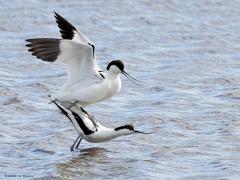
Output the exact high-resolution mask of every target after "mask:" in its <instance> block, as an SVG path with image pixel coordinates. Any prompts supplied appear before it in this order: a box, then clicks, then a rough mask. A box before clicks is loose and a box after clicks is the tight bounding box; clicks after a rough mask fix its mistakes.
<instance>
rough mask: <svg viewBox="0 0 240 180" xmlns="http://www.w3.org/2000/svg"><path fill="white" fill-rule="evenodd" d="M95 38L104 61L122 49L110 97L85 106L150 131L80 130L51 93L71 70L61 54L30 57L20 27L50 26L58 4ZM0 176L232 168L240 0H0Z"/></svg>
mask: <svg viewBox="0 0 240 180" xmlns="http://www.w3.org/2000/svg"><path fill="white" fill-rule="evenodd" d="M54 10H55V11H57V12H58V13H60V14H61V15H63V16H65V17H67V18H68V19H69V20H70V21H71V22H72V23H73V24H75V25H76V26H77V27H78V28H79V29H81V31H82V32H84V33H85V34H86V35H87V36H88V37H89V38H90V39H91V40H92V41H94V42H95V43H96V48H97V49H96V53H97V56H98V62H99V64H100V66H101V67H103V68H105V67H106V65H107V63H108V62H109V61H110V60H111V59H119V58H120V59H123V60H124V62H125V64H126V66H127V67H126V69H127V71H128V72H129V73H131V74H132V75H134V76H135V77H136V78H137V79H139V80H141V81H142V85H141V86H140V87H138V86H135V85H134V84H131V83H130V82H129V81H127V80H126V79H125V78H124V77H122V79H123V89H122V91H121V92H120V93H119V94H118V95H117V96H115V97H114V98H112V99H110V100H107V101H105V102H102V103H99V104H96V105H92V106H90V107H88V108H87V110H88V111H89V112H90V113H92V114H94V116H95V117H96V119H97V120H99V121H101V122H102V123H104V124H107V125H109V126H112V127H115V126H118V125H122V124H126V123H133V124H135V125H136V128H138V129H140V130H145V131H156V132H155V133H154V134H151V135H146V136H145V135H132V136H127V137H121V138H118V139H115V140H113V141H110V142H106V143H102V144H91V143H88V142H82V144H81V149H82V151H81V152H70V149H69V148H70V145H71V144H72V142H73V140H74V139H75V138H76V136H77V134H76V132H75V130H74V129H73V127H72V125H71V124H70V122H68V120H67V119H66V118H65V117H64V116H63V115H61V114H60V113H59V110H58V109H56V107H54V106H53V105H51V104H48V97H47V96H48V95H49V94H53V93H54V92H56V91H57V90H58V87H59V86H60V85H62V84H63V83H64V81H65V79H66V74H65V69H64V67H63V66H62V65H60V64H51V65H50V64H48V63H44V62H42V61H39V60H37V59H35V58H34V57H32V56H31V55H30V54H29V53H28V52H27V51H26V48H25V47H24V44H25V42H24V39H26V38H34V37H57V38H59V37H60V35H59V32H58V28H57V26H56V24H55V23H54V18H53V11H54ZM0 17H1V18H0V32H1V33H0V40H1V43H0V105H1V106H0V113H1V114H0V115H1V118H0V119H1V126H0V149H1V150H0V179H4V178H6V176H7V175H19V176H21V175H24V176H25V177H30V178H46V179H47V178H57V179H59V178H62V179H68V178H69V179H80V178H81V179H92V178H97V179H127V178H129V179H133V178H134V179H159V178H163V179H165V178H179V177H181V178H189V179H192V178H194V179H196V178H197V179H206V178H209V179H218V178H230V179H232V178H238V176H239V175H240V121H239V120H240V105H239V100H240V89H239V88H240V71H239V69H240V61H239V59H240V55H239V54H240V25H239V24H240V18H239V17H240V3H239V1H237V0H236V1H235V0H232V1H224V0H217V1H204V0H203V1H180V0H179V1H177V0H171V1H169V0H165V1H164V0H162V1H148V0H139V1H129V0H123V1H121V2H120V1H114V0H111V1H104V0H94V1H88V0H81V1H78V0H71V1H63V0H59V1H47V0H46V1H33V0H32V1H26V0H24V1H5V0H1V1H0Z"/></svg>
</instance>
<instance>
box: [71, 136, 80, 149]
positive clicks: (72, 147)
mask: <svg viewBox="0 0 240 180" xmlns="http://www.w3.org/2000/svg"><path fill="white" fill-rule="evenodd" d="M80 138H81V136H80V135H78V137H77V139H76V140H75V141H74V143H73V145H72V146H71V148H70V150H71V151H73V150H74V147H75V144H76V143H77V142H78V140H79V139H80ZM81 140H82V138H81ZM81 140H80V141H81Z"/></svg>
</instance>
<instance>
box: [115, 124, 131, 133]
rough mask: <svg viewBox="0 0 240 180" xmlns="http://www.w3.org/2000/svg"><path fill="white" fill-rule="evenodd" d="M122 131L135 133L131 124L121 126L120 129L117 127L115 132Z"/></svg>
mask: <svg viewBox="0 0 240 180" xmlns="http://www.w3.org/2000/svg"><path fill="white" fill-rule="evenodd" d="M121 129H128V130H130V131H134V127H133V126H132V125H130V124H127V125H124V126H120V127H117V128H115V131H119V130H121Z"/></svg>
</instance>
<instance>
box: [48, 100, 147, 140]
mask: <svg viewBox="0 0 240 180" xmlns="http://www.w3.org/2000/svg"><path fill="white" fill-rule="evenodd" d="M52 102H53V103H54V104H55V105H56V106H57V107H58V108H59V109H60V110H61V111H62V112H63V114H64V115H66V116H67V117H68V119H69V120H70V121H71V122H72V124H73V126H74V128H75V129H76V130H77V132H78V134H79V135H80V136H81V137H82V138H83V139H84V140H86V141H88V142H92V143H100V142H104V141H109V140H111V139H114V138H117V137H120V136H125V135H130V134H132V133H134V132H138V133H139V131H135V130H134V128H133V126H131V125H125V126H120V127H118V128H115V129H114V128H108V127H106V126H103V125H102V124H100V123H99V122H96V126H95V125H94V124H93V122H92V120H91V119H90V117H89V116H87V115H86V113H85V112H84V111H83V110H82V109H81V108H79V107H78V106H76V105H75V106H73V107H71V110H70V109H66V108H65V107H63V106H62V105H60V104H59V103H57V102H55V101H52ZM96 127H97V128H96ZM140 133H142V132H140Z"/></svg>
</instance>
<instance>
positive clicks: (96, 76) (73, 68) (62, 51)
mask: <svg viewBox="0 0 240 180" xmlns="http://www.w3.org/2000/svg"><path fill="white" fill-rule="evenodd" d="M55 18H56V22H57V24H58V27H59V28H60V32H61V35H62V38H63V39H54V38H36V39H27V40H26V41H27V42H28V44H26V46H27V47H28V48H29V49H28V50H29V51H30V52H32V55H33V56H36V57H37V58H38V59H41V60H43V61H48V62H61V63H64V64H65V65H66V66H67V70H68V80H67V82H66V84H65V85H64V86H63V87H62V88H61V90H60V91H59V92H58V93H56V94H54V95H53V96H52V98H53V100H58V101H60V102H71V103H72V102H77V103H78V104H79V105H80V106H81V107H84V106H86V105H89V104H93V103H97V102H99V101H103V100H105V99H108V98H111V97H112V96H114V95H115V94H117V93H118V92H119V91H120V89H121V79H120V74H123V75H125V76H126V77H127V78H128V79H129V80H131V81H133V82H135V83H136V81H137V80H136V79H135V78H133V77H132V76H130V75H129V74H128V73H127V72H126V71H125V70H124V64H123V62H122V61H121V60H113V61H111V62H110V63H109V64H108V66H107V71H105V72H104V71H103V70H102V69H101V68H100V67H99V66H98V64H97V62H96V55H95V45H94V44H93V43H92V42H91V41H90V40H89V39H88V38H87V37H86V36H84V35H83V34H82V33H81V32H80V31H78V30H77V29H76V28H75V27H74V26H73V25H72V24H71V23H69V22H68V21H67V20H66V19H64V18H63V17H61V16H60V15H59V14H57V13H56V12H55ZM136 84H137V83H136ZM72 105H74V103H72Z"/></svg>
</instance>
